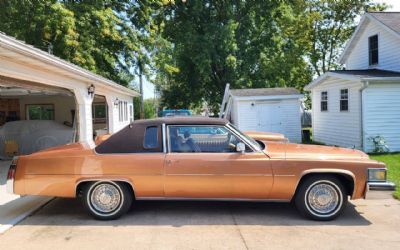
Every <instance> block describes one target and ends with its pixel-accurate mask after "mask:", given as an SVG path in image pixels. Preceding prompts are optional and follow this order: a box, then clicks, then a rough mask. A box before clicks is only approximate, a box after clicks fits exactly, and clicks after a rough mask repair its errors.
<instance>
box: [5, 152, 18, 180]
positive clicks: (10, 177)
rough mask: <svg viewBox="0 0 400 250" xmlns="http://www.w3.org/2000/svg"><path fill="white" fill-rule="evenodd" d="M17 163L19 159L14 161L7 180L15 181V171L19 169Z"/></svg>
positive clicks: (16, 158) (15, 158)
mask: <svg viewBox="0 0 400 250" xmlns="http://www.w3.org/2000/svg"><path fill="white" fill-rule="evenodd" d="M17 161H18V157H14V158H13V159H12V161H11V165H10V168H9V169H8V173H7V180H13V179H14V177H15V170H16V168H17Z"/></svg>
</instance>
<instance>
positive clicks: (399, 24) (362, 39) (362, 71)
mask: <svg viewBox="0 0 400 250" xmlns="http://www.w3.org/2000/svg"><path fill="white" fill-rule="evenodd" d="M340 63H342V64H345V68H346V70H335V71H330V72H327V73H325V74H324V75H322V76H320V77H319V78H317V79H316V80H314V81H313V82H311V83H310V84H309V85H307V86H306V88H305V89H306V90H310V91H311V93H312V106H313V107H312V117H313V119H312V127H313V140H314V141H318V142H322V143H325V144H329V145H338V146H344V147H355V148H358V149H362V150H364V151H366V152H371V151H373V149H374V145H373V142H372V141H371V138H373V137H376V136H381V137H383V138H384V139H385V140H386V142H387V146H388V148H389V150H390V151H400V12H370V13H366V14H365V15H364V16H363V17H362V19H361V21H360V23H359V25H358V27H357V28H356V30H355V31H354V34H353V35H352V37H351V39H350V40H349V41H348V42H347V45H346V47H345V49H344V51H343V54H342V55H341V57H340Z"/></svg>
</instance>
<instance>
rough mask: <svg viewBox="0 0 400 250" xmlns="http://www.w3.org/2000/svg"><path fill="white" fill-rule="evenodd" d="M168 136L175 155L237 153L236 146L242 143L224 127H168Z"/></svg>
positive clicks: (171, 149)
mask: <svg viewBox="0 0 400 250" xmlns="http://www.w3.org/2000/svg"><path fill="white" fill-rule="evenodd" d="M168 136H169V148H170V151H171V152H175V153H188V152H199V153H200V152H202V153H224V152H225V153H229V152H237V151H236V145H237V144H238V143H239V142H242V141H241V140H240V139H239V138H238V137H237V136H236V135H234V134H233V133H232V132H230V131H229V130H228V129H227V128H225V127H223V126H168ZM249 151H251V149H250V148H248V146H246V152H249Z"/></svg>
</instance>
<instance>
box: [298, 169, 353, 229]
mask: <svg viewBox="0 0 400 250" xmlns="http://www.w3.org/2000/svg"><path fill="white" fill-rule="evenodd" d="M347 200H348V197H347V192H346V189H345V188H344V186H343V184H342V183H341V181H340V180H339V179H338V178H336V177H334V176H329V175H327V176H319V175H316V176H311V177H309V178H306V179H305V180H304V181H302V183H301V184H300V186H299V188H298V190H297V192H296V197H295V205H296V208H297V210H298V211H299V212H300V214H302V215H303V216H305V217H307V218H310V219H313V220H321V221H328V220H333V219H335V218H336V217H337V216H339V215H340V214H341V212H342V211H343V209H344V208H345V206H346V204H347Z"/></svg>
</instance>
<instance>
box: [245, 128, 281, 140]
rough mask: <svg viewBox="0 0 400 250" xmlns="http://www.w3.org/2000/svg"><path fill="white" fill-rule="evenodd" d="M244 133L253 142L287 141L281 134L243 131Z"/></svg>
mask: <svg viewBox="0 0 400 250" xmlns="http://www.w3.org/2000/svg"><path fill="white" fill-rule="evenodd" d="M244 133H245V134H246V135H248V136H250V137H252V138H253V139H255V140H259V141H280V142H287V141H289V140H288V139H287V138H285V136H284V135H283V134H278V133H271V132H260V131H244Z"/></svg>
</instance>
